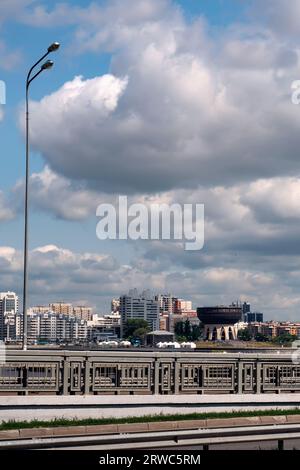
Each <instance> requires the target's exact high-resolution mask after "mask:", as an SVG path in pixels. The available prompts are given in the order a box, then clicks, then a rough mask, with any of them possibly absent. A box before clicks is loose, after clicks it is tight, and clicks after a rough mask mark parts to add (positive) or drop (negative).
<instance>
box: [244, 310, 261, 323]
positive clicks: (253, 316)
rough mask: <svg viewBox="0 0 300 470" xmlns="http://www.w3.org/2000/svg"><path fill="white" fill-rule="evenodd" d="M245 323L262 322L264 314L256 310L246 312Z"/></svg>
mask: <svg viewBox="0 0 300 470" xmlns="http://www.w3.org/2000/svg"><path fill="white" fill-rule="evenodd" d="M244 321H245V322H246V323H263V321H264V314H263V313H258V312H248V313H247V314H246V316H245V320H244Z"/></svg>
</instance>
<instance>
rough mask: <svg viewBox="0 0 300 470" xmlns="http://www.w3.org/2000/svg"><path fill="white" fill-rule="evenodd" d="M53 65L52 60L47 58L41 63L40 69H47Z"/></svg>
mask: <svg viewBox="0 0 300 470" xmlns="http://www.w3.org/2000/svg"><path fill="white" fill-rule="evenodd" d="M53 65H54V62H53V61H52V60H47V62H45V63H44V64H43V65H42V67H41V69H42V70H49V69H51V68H52V67H53Z"/></svg>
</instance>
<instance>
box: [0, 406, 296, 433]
mask: <svg viewBox="0 0 300 470" xmlns="http://www.w3.org/2000/svg"><path fill="white" fill-rule="evenodd" d="M287 415H300V408H294V409H288V410H282V409H274V410H258V411H234V412H219V413H218V412H212V413H190V414H182V415H180V414H172V415H162V414H159V415H150V416H135V417H131V418H100V419H93V418H88V419H76V418H75V419H70V420H68V419H54V420H51V421H39V420H32V421H14V420H11V421H4V422H2V423H1V424H0V431H6V430H13V429H31V428H54V427H59V426H93V425H105V424H130V423H155V422H165V421H187V420H197V419H229V418H250V417H255V416H287Z"/></svg>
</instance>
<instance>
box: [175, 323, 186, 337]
mask: <svg viewBox="0 0 300 470" xmlns="http://www.w3.org/2000/svg"><path fill="white" fill-rule="evenodd" d="M183 327H184V323H183V322H177V323H176V324H175V335H176V336H178V337H179V336H184V328H183Z"/></svg>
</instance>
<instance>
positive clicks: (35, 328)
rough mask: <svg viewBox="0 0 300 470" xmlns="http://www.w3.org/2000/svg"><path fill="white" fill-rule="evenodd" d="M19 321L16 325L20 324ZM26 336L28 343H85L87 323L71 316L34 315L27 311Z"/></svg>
mask: <svg viewBox="0 0 300 470" xmlns="http://www.w3.org/2000/svg"><path fill="white" fill-rule="evenodd" d="M21 321H22V320H21V319H19V320H18V323H21ZM27 336H28V342H29V343H36V342H43V343H56V342H74V341H86V340H87V337H88V325H87V321H85V320H80V319H78V318H76V317H75V316H72V315H61V314H56V313H53V312H49V311H48V312H47V313H35V312H33V311H31V310H29V313H28V316H27Z"/></svg>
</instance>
